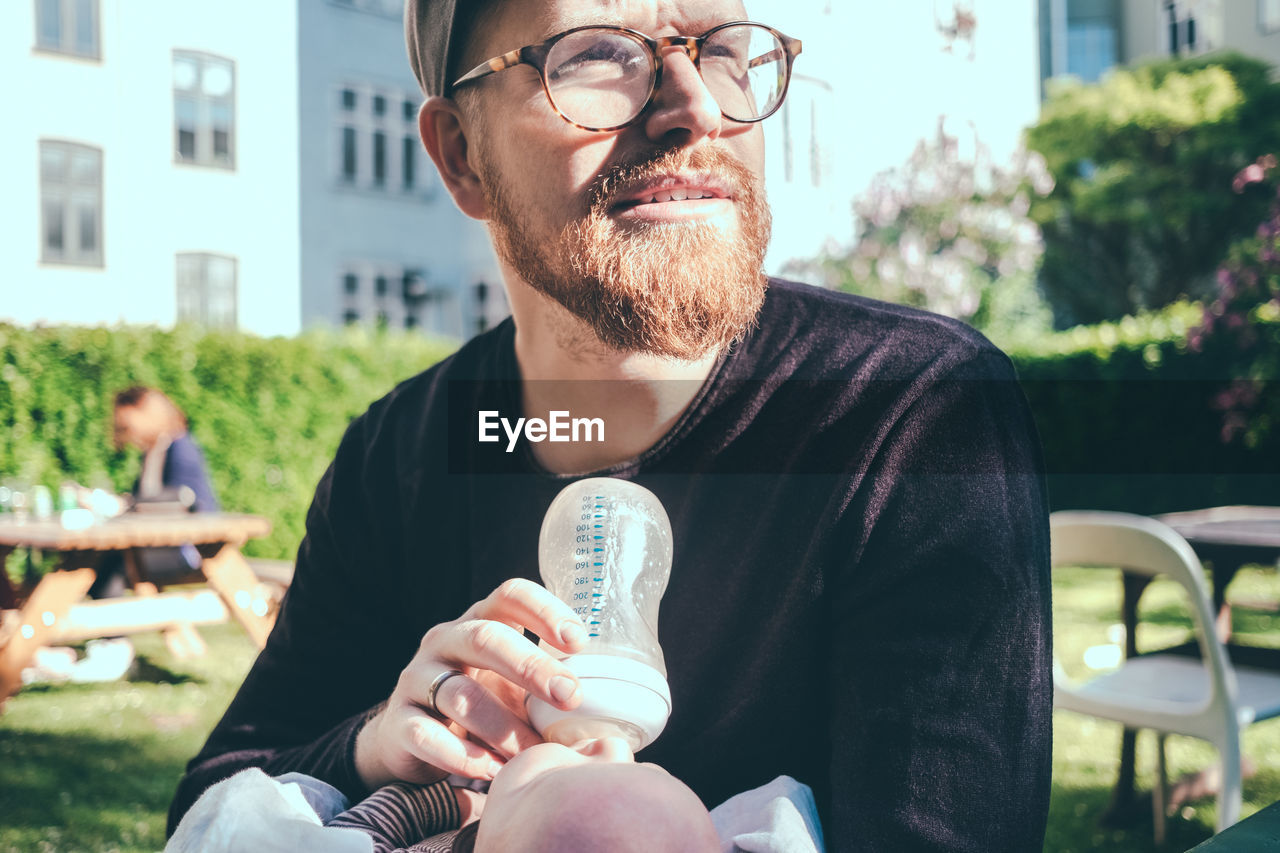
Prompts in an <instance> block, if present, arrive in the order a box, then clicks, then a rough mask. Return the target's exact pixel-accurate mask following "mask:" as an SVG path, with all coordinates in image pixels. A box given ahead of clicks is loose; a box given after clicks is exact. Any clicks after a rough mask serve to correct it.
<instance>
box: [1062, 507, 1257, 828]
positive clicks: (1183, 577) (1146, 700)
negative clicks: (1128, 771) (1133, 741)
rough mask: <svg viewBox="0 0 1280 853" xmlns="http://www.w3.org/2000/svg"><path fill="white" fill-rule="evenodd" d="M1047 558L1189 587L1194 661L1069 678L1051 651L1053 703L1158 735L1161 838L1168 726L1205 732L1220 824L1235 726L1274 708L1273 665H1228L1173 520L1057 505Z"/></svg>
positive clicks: (1228, 794)
mask: <svg viewBox="0 0 1280 853" xmlns="http://www.w3.org/2000/svg"><path fill="white" fill-rule="evenodd" d="M1049 524H1050V531H1051V542H1052V545H1051V547H1052V553H1053V565H1054V567H1055V568H1056V567H1058V566H1090V567H1101V568H1112V569H1117V568H1118V569H1123V570H1124V571H1126V572H1130V573H1134V574H1142V575H1150V576H1154V575H1164V576H1166V577H1168V578H1171V579H1172V580H1174V581H1176V582H1178V583H1179V584H1181V585H1182V587H1183V588H1185V589H1186V592H1187V596H1188V598H1189V600H1190V604H1191V617H1192V620H1193V621H1194V623H1195V634H1196V640H1197V642H1198V644H1199V646H1200V660H1196V659H1194V658H1190V657H1187V656H1185V655H1177V654H1160V653H1156V654H1148V655H1143V656H1141V657H1136V658H1132V659H1129V660H1126V661H1124V662H1123V663H1122V664H1121V665H1120V666H1119V668H1118V669H1115V670H1113V671H1110V672H1107V673H1105V674H1103V675H1099V676H1097V677H1095V678H1092V679H1089V680H1087V681H1083V682H1074V681H1071V680H1070V679H1068V678H1067V677H1066V674H1065V672H1064V671H1063V669H1062V666H1061V664H1060V663H1059V661H1058V657H1057V653H1056V651H1055V653H1054V659H1053V684H1054V707H1055V708H1064V709H1066V710H1070V711H1077V712H1079V713H1082V714H1089V715H1092V716H1095V717H1102V718H1104V719H1108V720H1115V721H1117V722H1120V723H1123V724H1124V725H1125V726H1127V727H1129V728H1133V729H1140V728H1146V729H1153V730H1155V731H1156V733H1157V755H1156V758H1157V780H1156V785H1157V788H1156V790H1154V791H1153V797H1152V799H1153V805H1154V810H1155V831H1156V841H1157V843H1160V842H1162V841H1163V839H1164V822H1165V814H1164V812H1165V807H1164V793H1165V778H1164V776H1165V767H1164V739H1165V735H1166V734H1182V735H1190V736H1191V737H1196V738H1200V739H1201V740H1206V741H1209V742H1210V743H1212V744H1213V745H1214V746H1215V747H1217V750H1218V755H1219V759H1220V761H1221V770H1222V786H1221V789H1220V790H1219V792H1218V823H1217V831H1219V832H1220V831H1222V830H1223V829H1225V828H1226V827H1228V826H1230V825H1231V824H1233V823H1235V822H1236V821H1237V820H1239V819H1240V802H1241V778H1240V732H1241V730H1243V729H1245V728H1247V727H1248V726H1249V725H1250V724H1251V723H1255V722H1258V721H1260V720H1264V719H1267V718H1269V717H1274V716H1277V715H1280V673H1274V672H1270V671H1267V670H1261V669H1254V668H1247V667H1238V666H1233V665H1232V664H1231V662H1230V660H1229V659H1228V657H1227V653H1226V650H1225V649H1224V648H1223V645H1222V643H1221V641H1220V640H1219V639H1218V637H1217V635H1216V634H1215V633H1214V630H1213V626H1214V614H1213V608H1212V606H1211V605H1210V603H1209V602H1210V598H1209V592H1208V585H1207V583H1206V581H1205V576H1204V570H1203V569H1202V568H1201V566H1200V561H1199V560H1198V559H1197V558H1196V555H1195V552H1194V551H1192V550H1191V546H1190V545H1188V544H1187V542H1186V540H1184V539H1183V538H1182V537H1181V536H1179V535H1178V534H1177V533H1175V532H1174V531H1173V530H1172V529H1171V528H1170V527H1168V526H1167V525H1165V524H1162V523H1161V522H1159V521H1156V520H1154V519H1151V518H1146V517H1144V516H1140V515H1129V514H1127V513H1118V512H1089V511H1076V510H1071V511H1063V512H1056V513H1054V514H1053V515H1051V516H1050V519H1049Z"/></svg>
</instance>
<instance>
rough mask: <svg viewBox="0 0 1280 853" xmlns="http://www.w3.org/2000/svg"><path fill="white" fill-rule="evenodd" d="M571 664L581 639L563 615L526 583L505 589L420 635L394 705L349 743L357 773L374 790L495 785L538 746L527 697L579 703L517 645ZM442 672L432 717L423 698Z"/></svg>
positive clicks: (563, 681)
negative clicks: (449, 778) (395, 785)
mask: <svg viewBox="0 0 1280 853" xmlns="http://www.w3.org/2000/svg"><path fill="white" fill-rule="evenodd" d="M526 628H527V629H529V630H530V631H532V632H533V633H534V634H536V635H538V636H539V637H541V638H542V640H543V641H544V642H546V643H548V644H549V645H551V646H554V647H555V648H557V649H560V650H561V651H564V652H566V653H569V654H572V653H573V652H576V651H578V650H579V649H581V648H582V645H583V644H584V643H585V642H586V639H587V632H586V629H585V628H584V627H583V625H582V620H581V619H579V618H578V616H577V615H576V614H575V613H574V612H573V610H572V609H571V608H570V607H569V605H567V604H565V603H564V602H563V601H561V600H560V599H558V598H556V597H555V596H554V595H552V594H551V593H550V592H548V591H547V590H546V589H544V588H543V587H541V586H539V585H538V584H536V583H533V582H532V581H528V580H524V579H520V578H517V579H514V580H509V581H506V582H505V583H503V584H502V586H500V587H498V588H497V589H496V590H494V592H493V593H492V594H490V595H489V597H487V598H485V599H484V600H483V601H480V602H477V603H476V604H473V605H472V606H471V607H469V608H468V609H467V612H466V613H464V614H462V616H461V617H459V618H458V619H455V620H454V621H452V622H445V623H442V624H440V625H436V626H435V627H434V628H432V629H431V630H429V631H427V633H426V635H425V636H424V637H423V638H422V643H421V645H420V646H419V647H418V652H417V654H415V655H414V657H413V660H411V661H409V665H408V666H406V667H405V668H404V671H403V672H401V673H400V680H399V682H397V684H396V688H395V690H394V691H393V692H392V694H391V698H390V699H389V700H387V703H386V705H385V706H384V707H383V708H382V709H381V710H380V711H379V712H378V713H377V714H375V715H374V716H373V717H371V718H370V720H369V721H368V722H367V723H366V724H365V726H364V728H363V729H362V730H361V731H360V734H359V735H358V736H357V737H356V750H355V762H356V770H357V771H358V772H359V774H360V778H361V779H362V780H363V781H364V784H365V786H366V787H368V788H369V789H370V790H374V789H376V788H378V787H380V786H382V785H384V784H387V783H388V782H391V781H395V780H404V781H408V782H418V783H428V782H433V781H435V780H437V779H440V778H442V777H443V776H446V775H448V774H450V773H457V774H460V775H462V776H467V777H469V778H472V779H492V778H493V776H494V774H495V773H497V771H498V769H499V768H500V767H501V766H502V765H503V763H505V761H506V759H508V758H510V757H511V756H513V755H515V754H516V753H518V752H520V751H521V750H523V749H525V748H526V747H530V746H533V745H534V744H537V743H541V742H542V738H541V737H540V736H539V735H538V733H537V732H536V731H534V730H533V728H532V727H531V726H530V725H529V722H528V720H527V718H526V717H525V713H524V708H523V706H522V703H521V699H522V698H523V696H524V694H525V692H528V693H530V694H532V695H534V696H538V697H540V698H542V699H544V700H546V701H548V702H550V703H552V704H553V705H555V706H556V707H559V708H563V709H565V710H570V709H572V708H575V707H577V705H578V704H579V703H580V702H581V701H582V692H581V690H580V689H579V687H578V683H577V680H576V679H575V678H574V676H573V675H572V673H570V672H569V670H568V668H566V667H565V666H564V665H563V664H562V663H560V662H559V661H557V660H556V659H555V658H554V657H552V656H551V655H550V654H548V653H547V652H546V651H544V650H542V649H540V648H539V647H538V646H537V645H535V644H534V643H531V642H530V641H529V640H528V639H527V638H526V637H525V636H524V633H523V631H524V629H526ZM449 670H459V671H461V672H462V673H463V675H461V676H454V677H452V678H448V679H446V680H445V681H444V682H443V683H441V684H440V685H439V689H438V691H437V693H436V697H435V706H436V709H437V710H438V712H439V713H438V714H433V713H431V710H430V705H429V703H428V696H427V694H428V691H429V690H430V688H431V684H432V682H433V681H435V680H436V678H437V677H438V676H439V675H440V674H441V673H444V672H447V671H449Z"/></svg>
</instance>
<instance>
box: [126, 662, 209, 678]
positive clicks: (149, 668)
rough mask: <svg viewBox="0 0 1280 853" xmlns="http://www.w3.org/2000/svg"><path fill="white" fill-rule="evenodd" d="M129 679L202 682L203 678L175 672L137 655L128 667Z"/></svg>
mask: <svg viewBox="0 0 1280 853" xmlns="http://www.w3.org/2000/svg"><path fill="white" fill-rule="evenodd" d="M128 680H129V681H146V682H149V683H151V684H204V683H207V682H206V681H205V679H203V678H199V677H197V676H194V675H192V674H191V673H189V672H175V671H174V670H172V669H169V668H168V667H164V666H161V665H160V664H158V663H156V662H155V661H153V660H151V658H149V657H147V656H146V655H138V656H137V657H136V658H134V661H133V666H132V667H130V669H129V677H128Z"/></svg>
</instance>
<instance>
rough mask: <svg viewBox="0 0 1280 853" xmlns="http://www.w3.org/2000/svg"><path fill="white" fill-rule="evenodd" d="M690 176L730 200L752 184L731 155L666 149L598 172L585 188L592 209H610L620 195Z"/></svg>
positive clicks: (748, 173) (744, 167)
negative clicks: (706, 180) (715, 186)
mask: <svg viewBox="0 0 1280 853" xmlns="http://www.w3.org/2000/svg"><path fill="white" fill-rule="evenodd" d="M688 172H693V173H697V174H699V175H705V176H708V177H711V178H713V179H715V180H716V182H717V183H720V184H723V185H724V186H725V187H726V188H727V189H728V190H729V191H730V192H731V193H732V194H733V197H734V198H741V196H742V195H743V192H744V190H745V189H747V187H745V186H744V184H745V183H748V182H751V181H752V175H751V172H750V170H748V169H747V167H746V166H745V165H743V164H742V163H741V162H739V161H738V159H737V158H735V157H734V156H733V155H731V154H729V153H728V152H727V151H724V150H722V149H719V148H698V149H694V150H689V149H670V150H667V151H657V152H654V153H653V154H650V155H647V156H645V157H644V159H642V160H638V161H635V162H631V163H617V164H615V165H613V166H609V167H608V168H606V169H605V170H603V171H602V172H600V173H599V174H598V175H597V176H596V178H595V180H594V181H592V183H591V186H590V187H589V188H588V199H589V200H590V206H591V208H592V209H595V210H601V209H608V208H609V207H612V206H613V204H614V202H615V201H616V200H617V199H618V198H619V197H620V196H623V195H626V194H627V193H629V192H632V191H634V190H636V189H638V188H640V187H642V186H644V185H645V184H647V183H649V182H651V181H654V180H657V179H658V178H662V177H665V176H667V175H672V174H679V173H688Z"/></svg>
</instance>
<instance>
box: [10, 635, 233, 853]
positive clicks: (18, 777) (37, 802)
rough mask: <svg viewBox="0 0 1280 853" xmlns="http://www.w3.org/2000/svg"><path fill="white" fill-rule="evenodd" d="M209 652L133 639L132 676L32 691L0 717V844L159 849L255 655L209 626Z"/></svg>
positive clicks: (151, 638) (123, 852) (25, 848)
mask: <svg viewBox="0 0 1280 853" xmlns="http://www.w3.org/2000/svg"><path fill="white" fill-rule="evenodd" d="M201 635H202V636H203V637H204V639H205V641H206V642H207V643H208V646H209V651H208V653H207V654H206V655H204V656H203V657H200V658H195V659H193V660H186V661H176V660H174V659H173V657H172V656H171V655H170V654H169V652H168V650H167V649H166V648H165V645H164V641H163V639H162V638H161V637H160V635H159V634H143V635H138V636H136V637H135V638H134V645H135V647H136V648H137V652H138V661H139V665H138V667H137V669H136V672H135V675H133V676H132V678H131V679H130V680H129V681H117V682H109V683H105V684H74V685H73V684H67V685H59V686H52V685H41V686H30V687H27V688H25V689H23V690H22V691H21V692H20V693H19V694H18V695H17V696H15V697H13V698H12V699H11V700H10V701H9V704H8V706H7V707H6V710H5V713H4V715H3V716H0V851H4V853H10V851H13V853H18V852H19V851H21V853H32V851H51V853H52V851H58V853H61V852H62V851H104V853H105V851H119V853H132V851H153V850H159V849H160V848H162V847H163V846H164V829H165V817H166V813H167V810H168V806H169V800H170V798H171V797H172V796H173V790H174V787H175V786H176V785H177V782H178V779H179V777H180V776H181V775H182V770H183V767H184V766H185V764H186V762H187V760H188V759H189V758H190V757H191V756H192V755H194V754H195V753H196V751H197V750H198V749H199V748H200V746H201V745H202V744H203V743H204V738H205V736H206V735H207V734H208V732H209V730H210V729H212V728H213V725H214V723H216V722H217V720H218V718H219V717H220V716H221V715H222V711H223V709H224V708H225V707H226V705H227V703H228V702H229V701H230V699H231V696H232V694H233V693H234V692H235V689H236V687H237V685H238V684H239V683H240V681H241V680H242V679H243V678H244V674H245V673H246V672H247V671H248V668H249V665H250V664H251V663H252V662H253V658H254V655H255V654H256V650H255V649H254V647H253V645H252V644H251V643H250V642H249V640H248V638H247V637H246V636H245V634H244V632H243V631H242V630H241V629H240V628H239V626H237V625H231V624H228V625H218V626H213V627H210V628H202V629H201Z"/></svg>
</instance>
